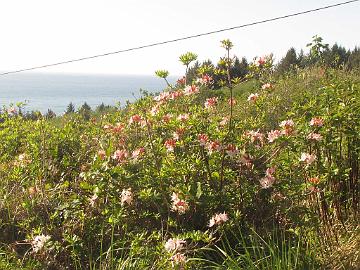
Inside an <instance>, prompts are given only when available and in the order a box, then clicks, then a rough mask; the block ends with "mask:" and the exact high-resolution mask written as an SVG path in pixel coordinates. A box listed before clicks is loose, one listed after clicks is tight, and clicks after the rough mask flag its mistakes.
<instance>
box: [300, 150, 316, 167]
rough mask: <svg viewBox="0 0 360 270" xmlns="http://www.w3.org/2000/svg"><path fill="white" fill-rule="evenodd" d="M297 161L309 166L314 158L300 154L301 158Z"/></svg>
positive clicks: (310, 155)
mask: <svg viewBox="0 0 360 270" xmlns="http://www.w3.org/2000/svg"><path fill="white" fill-rule="evenodd" d="M299 160H300V161H301V162H304V163H306V165H307V166H309V165H311V163H313V162H314V161H315V160H316V156H315V155H312V154H309V153H301V157H300V159H299Z"/></svg>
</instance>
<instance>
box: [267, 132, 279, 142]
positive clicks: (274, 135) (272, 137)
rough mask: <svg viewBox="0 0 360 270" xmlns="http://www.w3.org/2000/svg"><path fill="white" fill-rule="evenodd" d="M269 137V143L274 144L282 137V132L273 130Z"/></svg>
mask: <svg viewBox="0 0 360 270" xmlns="http://www.w3.org/2000/svg"><path fill="white" fill-rule="evenodd" d="M267 135H268V141H269V142H270V143H272V142H274V141H275V140H276V139H278V138H279V137H280V136H281V131H280V130H272V131H270V132H268V133H267Z"/></svg>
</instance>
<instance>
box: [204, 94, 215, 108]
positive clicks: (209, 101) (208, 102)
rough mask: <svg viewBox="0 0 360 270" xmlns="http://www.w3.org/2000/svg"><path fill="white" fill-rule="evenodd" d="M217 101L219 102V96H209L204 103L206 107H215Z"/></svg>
mask: <svg viewBox="0 0 360 270" xmlns="http://www.w3.org/2000/svg"><path fill="white" fill-rule="evenodd" d="M217 102H218V98H217V97H212V98H208V99H206V101H205V104H204V105H205V108H206V109H210V108H213V107H215V106H216V104H217Z"/></svg>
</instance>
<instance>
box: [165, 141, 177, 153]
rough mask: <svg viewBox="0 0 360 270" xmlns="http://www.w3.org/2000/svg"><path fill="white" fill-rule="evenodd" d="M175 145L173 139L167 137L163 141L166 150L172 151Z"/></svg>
mask: <svg viewBox="0 0 360 270" xmlns="http://www.w3.org/2000/svg"><path fill="white" fill-rule="evenodd" d="M175 145H176V140H175V139H167V140H166V141H165V143H164V146H165V148H166V150H167V151H168V152H174V149H175Z"/></svg>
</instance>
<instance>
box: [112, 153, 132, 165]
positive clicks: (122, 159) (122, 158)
mask: <svg viewBox="0 0 360 270" xmlns="http://www.w3.org/2000/svg"><path fill="white" fill-rule="evenodd" d="M128 156H129V154H128V152H127V151H126V150H116V151H115V153H114V155H113V157H112V158H113V159H115V160H116V161H117V162H119V163H122V162H125V161H126V158H127V157H128Z"/></svg>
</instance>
